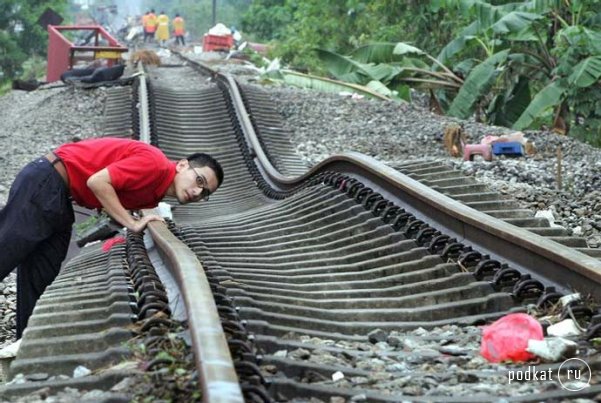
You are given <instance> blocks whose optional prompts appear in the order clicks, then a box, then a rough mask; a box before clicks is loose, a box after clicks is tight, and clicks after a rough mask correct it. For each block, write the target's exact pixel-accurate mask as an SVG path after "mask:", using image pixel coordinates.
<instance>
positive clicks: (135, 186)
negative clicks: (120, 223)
mask: <svg viewBox="0 0 601 403" xmlns="http://www.w3.org/2000/svg"><path fill="white" fill-rule="evenodd" d="M55 154H56V155H58V156H59V157H60V158H61V160H62V161H63V163H64V165H65V168H66V169H67V174H68V175H69V184H70V187H71V196H72V197H73V200H75V202H76V203H77V204H79V205H80V206H84V207H88V208H100V207H102V205H101V204H100V202H99V201H98V199H97V198H96V196H94V193H92V191H91V190H90V188H88V185H87V184H86V182H87V180H88V178H89V177H90V176H92V175H93V174H95V173H96V172H98V171H100V170H102V169H104V168H107V169H108V171H109V175H110V177H111V183H112V185H113V187H114V188H115V191H116V192H117V196H118V197H119V200H120V201H121V204H122V205H123V207H125V208H126V209H129V210H135V209H142V208H153V207H156V206H157V204H158V203H159V201H161V199H163V197H164V196H165V193H166V192H167V189H168V188H169V185H170V184H171V182H172V181H173V178H174V177H175V165H176V163H175V162H173V161H170V160H169V159H167V157H166V156H165V154H163V152H162V151H161V150H159V149H158V148H156V147H153V146H151V145H148V144H146V143H143V142H141V141H136V140H128V139H118V138H110V137H105V138H98V139H90V140H84V141H80V142H77V143H68V144H64V145H62V146H60V147H59V148H57V149H56V151H55Z"/></svg>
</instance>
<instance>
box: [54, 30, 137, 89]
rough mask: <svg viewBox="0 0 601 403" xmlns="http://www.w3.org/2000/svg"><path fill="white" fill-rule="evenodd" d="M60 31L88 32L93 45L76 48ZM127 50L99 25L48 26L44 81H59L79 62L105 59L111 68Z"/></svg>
mask: <svg viewBox="0 0 601 403" xmlns="http://www.w3.org/2000/svg"><path fill="white" fill-rule="evenodd" d="M62 31H90V33H89V34H88V36H93V43H94V45H86V46H77V45H74V44H73V43H72V42H71V41H70V40H69V39H67V38H66V37H65V36H64V35H63V34H62ZM123 52H127V48H126V47H125V46H123V45H121V44H120V43H119V41H117V40H116V39H115V38H113V37H112V36H111V35H110V34H109V33H108V32H106V30H105V29H104V28H102V27H101V26H99V25H65V26H57V25H48V70H47V73H46V81H48V82H52V81H57V80H59V79H60V77H61V74H63V73H64V72H65V71H67V70H70V69H72V68H73V65H74V64H75V63H76V62H77V61H80V60H88V61H92V60H96V59H107V60H108V65H109V66H112V65H113V63H114V62H115V61H116V60H119V59H121V54H122V53H123Z"/></svg>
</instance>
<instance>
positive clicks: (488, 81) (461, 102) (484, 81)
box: [448, 49, 509, 119]
mask: <svg viewBox="0 0 601 403" xmlns="http://www.w3.org/2000/svg"><path fill="white" fill-rule="evenodd" d="M508 54H509V50H508V49H506V50H503V51H501V52H498V53H495V54H494V55H492V56H490V57H489V58H488V59H486V60H485V61H484V62H482V63H480V64H479V65H477V66H476V67H474V69H473V70H472V71H471V72H470V74H469V75H468V76H467V78H466V79H465V82H464V83H463V85H462V86H461V89H460V90H459V93H458V94H457V96H456V97H455V99H454V100H453V103H452V104H451V107H450V108H449V111H448V114H449V115H451V116H455V117H458V118H461V119H467V118H468V117H469V116H471V115H472V114H473V113H474V110H475V106H476V103H477V102H478V100H480V99H481V98H482V97H483V96H484V95H486V94H487V93H488V91H490V88H491V87H492V85H493V83H494V80H495V78H496V76H497V65H499V64H501V63H503V62H504V61H505V60H506V59H507V55H508Z"/></svg>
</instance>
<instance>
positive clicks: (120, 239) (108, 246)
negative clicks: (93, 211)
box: [102, 235, 125, 252]
mask: <svg viewBox="0 0 601 403" xmlns="http://www.w3.org/2000/svg"><path fill="white" fill-rule="evenodd" d="M120 243H125V238H123V237H122V236H121V235H117V236H114V237H112V238H111V239H108V240H106V241H105V242H104V243H103V244H102V251H103V252H108V251H109V250H111V248H112V247H113V246H115V245H118V244H120Z"/></svg>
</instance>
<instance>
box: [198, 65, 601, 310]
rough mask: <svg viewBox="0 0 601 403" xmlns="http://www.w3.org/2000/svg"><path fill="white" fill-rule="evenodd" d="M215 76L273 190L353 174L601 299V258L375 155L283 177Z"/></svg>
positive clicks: (470, 239) (234, 90)
mask: <svg viewBox="0 0 601 403" xmlns="http://www.w3.org/2000/svg"><path fill="white" fill-rule="evenodd" d="M205 68H207V69H208V67H205ZM217 77H218V79H220V80H221V81H222V82H224V83H227V89H228V91H229V92H230V95H231V97H232V102H233V103H234V105H235V109H236V113H237V115H238V117H239V119H240V125H241V128H242V132H243V133H244V136H245V138H246V139H247V141H248V144H249V147H250V152H251V155H253V156H254V161H255V163H256V164H257V167H258V169H259V171H260V172H261V173H262V174H263V176H264V178H265V179H266V180H267V182H268V183H269V184H270V185H271V186H272V187H273V188H275V189H277V190H283V191H286V190H289V189H292V188H294V187H296V186H298V185H299V184H300V183H302V182H303V181H304V180H306V179H308V178H310V177H312V176H314V175H317V174H319V173H321V172H326V171H334V172H338V173H343V174H347V175H350V176H353V177H355V178H357V179H360V180H361V181H362V182H363V183H364V184H366V185H367V186H369V187H371V188H372V189H373V190H375V191H377V192H379V193H381V194H382V195H383V196H384V197H386V198H387V199H389V200H390V201H392V202H395V203H396V204H397V205H407V206H408V207H409V208H408V209H407V210H408V211H411V212H412V213H413V214H415V215H416V216H418V218H423V217H428V219H429V220H430V221H434V222H436V223H437V225H438V228H437V229H438V230H440V231H442V232H444V233H447V235H452V236H454V237H458V238H460V239H461V240H462V241H463V242H465V243H468V244H470V245H472V246H474V247H475V249H477V250H479V251H480V252H483V253H487V254H489V255H491V256H493V257H496V258H500V259H502V260H504V261H509V262H510V263H512V264H513V265H514V266H515V267H516V268H518V269H522V270H525V271H527V272H531V273H535V274H537V275H539V276H542V277H544V278H547V279H549V280H550V281H552V282H554V283H555V285H556V286H557V287H559V288H560V289H562V290H565V291H568V290H569V289H570V288H576V289H578V290H579V291H580V292H584V293H588V294H590V295H592V296H593V297H594V298H595V299H597V300H601V287H599V285H601V261H599V260H597V259H594V258H592V257H590V256H588V255H585V254H584V253H581V252H578V251H575V250H574V249H571V248H569V247H566V246H564V245H561V244H559V243H557V242H554V241H551V240H548V239H545V238H544V237H542V236H540V235H537V234H533V233H532V232H529V231H526V230H523V229H520V228H519V227H516V226H513V225H511V224H508V223H506V222H503V221H502V220H500V219H497V218H494V217H491V216H490V215H487V214H484V213H481V212H479V211H476V210H474V209H472V208H470V207H468V206H465V205H464V204H462V203H460V202H458V201H456V200H453V199H452V198H450V197H448V196H445V195H443V194H441V193H439V192H437V191H435V190H432V189H431V188H429V187H428V186H425V185H423V184H421V183H420V182H418V181H416V180H413V179H411V178H409V177H408V176H406V175H403V174H401V173H399V172H397V171H396V170H394V169H392V168H390V167H388V166H386V165H385V164H382V163H381V162H379V161H377V160H376V159H374V158H372V157H369V156H366V155H364V154H361V153H357V152H349V153H344V154H338V155H333V156H331V157H329V158H327V159H325V160H323V161H321V162H320V163H318V164H317V165H315V166H313V167H312V168H311V169H309V170H308V171H307V172H306V173H305V174H303V175H302V176H299V177H296V178H294V177H288V176H285V175H282V174H281V173H280V172H279V171H278V170H277V169H276V168H275V167H274V166H273V164H272V163H271V162H270V161H269V158H267V155H266V153H265V151H264V150H263V148H262V146H261V143H260V141H259V138H258V136H257V133H256V132H255V130H254V127H253V125H252V123H251V121H250V118H249V116H248V113H247V112H246V107H245V106H244V102H243V101H242V96H241V95H240V91H239V89H238V85H237V83H236V82H235V80H234V79H233V78H232V77H231V76H230V75H218V76H217Z"/></svg>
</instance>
